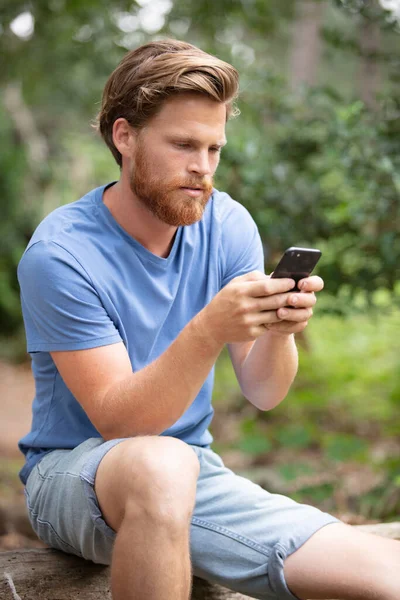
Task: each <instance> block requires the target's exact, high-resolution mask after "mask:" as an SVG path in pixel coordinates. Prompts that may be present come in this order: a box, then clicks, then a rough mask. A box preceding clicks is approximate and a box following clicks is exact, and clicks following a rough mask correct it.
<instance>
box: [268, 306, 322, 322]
mask: <svg viewBox="0 0 400 600" xmlns="http://www.w3.org/2000/svg"><path fill="white" fill-rule="evenodd" d="M276 313H277V315H278V317H279V318H280V319H282V320H285V321H294V322H296V323H300V322H301V321H308V320H309V319H311V317H312V315H313V309H312V308H279V309H278V310H277V311H276Z"/></svg>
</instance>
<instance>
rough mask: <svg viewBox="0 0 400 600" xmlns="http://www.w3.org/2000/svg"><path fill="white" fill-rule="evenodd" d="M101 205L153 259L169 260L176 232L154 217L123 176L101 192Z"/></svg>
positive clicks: (170, 226) (174, 228)
mask: <svg viewBox="0 0 400 600" xmlns="http://www.w3.org/2000/svg"><path fill="white" fill-rule="evenodd" d="M103 202H104V204H105V205H106V206H107V208H108V210H109V211H110V212H111V214H112V216H113V217H114V219H115V220H116V221H117V223H118V224H119V225H120V226H121V227H122V228H123V229H124V230H125V231H126V232H127V233H128V234H129V235H130V236H131V237H133V238H134V239H135V240H136V241H138V242H139V243H140V244H142V246H144V247H145V248H146V249H147V250H149V251H150V252H152V253H153V254H155V255H156V256H160V257H162V258H167V257H168V255H169V253H170V251H171V248H172V245H173V243H174V238H175V234H176V231H177V229H178V228H177V227H174V226H172V225H168V224H167V223H163V222H162V221H160V219H158V218H157V217H155V216H154V215H153V214H152V213H151V212H150V211H149V210H148V209H147V208H146V206H145V205H144V204H143V203H142V202H141V201H140V200H139V199H138V198H137V197H136V196H135V195H134V194H133V192H132V190H131V188H130V185H129V181H126V178H124V177H123V174H122V173H121V177H120V180H119V181H118V182H117V183H116V184H115V185H112V186H111V187H109V188H107V189H106V191H105V192H104V194H103Z"/></svg>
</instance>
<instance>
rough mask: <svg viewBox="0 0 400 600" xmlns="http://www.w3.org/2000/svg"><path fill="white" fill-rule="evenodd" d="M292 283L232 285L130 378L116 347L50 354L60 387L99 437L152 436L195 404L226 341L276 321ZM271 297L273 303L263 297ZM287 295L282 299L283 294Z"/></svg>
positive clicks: (255, 280) (240, 281)
mask: <svg viewBox="0 0 400 600" xmlns="http://www.w3.org/2000/svg"><path fill="white" fill-rule="evenodd" d="M293 285H294V282H293V281H291V280H288V279H275V280H269V279H268V278H267V277H266V276H265V275H263V274H261V273H257V272H256V273H249V274H246V275H244V276H241V277H237V278H235V279H234V280H232V281H231V282H230V283H229V284H228V285H227V286H225V288H223V289H222V290H221V291H220V292H219V293H218V294H217V295H216V296H215V297H214V298H213V299H212V300H211V302H210V303H209V304H208V305H207V306H206V307H205V308H204V309H203V310H202V311H200V312H199V313H198V314H197V315H196V316H195V317H194V318H193V319H192V320H191V321H190V322H189V323H188V324H187V325H186V327H184V329H183V330H182V331H181V333H180V334H179V336H178V337H177V338H176V339H175V340H174V341H173V342H172V344H171V345H170V346H169V347H168V348H167V350H166V351H165V352H164V353H163V354H162V355H161V356H159V358H158V359H156V360H155V361H154V362H152V363H151V364H149V365H147V366H146V367H144V368H143V369H141V370H140V371H138V372H136V373H132V370H131V364H130V360H129V357H128V355H127V352H126V350H125V347H124V345H123V344H122V343H119V344H115V345H108V346H103V347H102V348H93V349H90V350H79V351H60V352H55V351H52V352H51V355H52V357H53V360H54V362H55V363H56V366H57V368H58V370H59V372H60V374H61V376H62V378H63V380H64V382H65V384H66V385H67V387H68V388H69V389H70V391H71V393H72V394H73V395H74V396H75V398H76V399H77V400H78V401H79V402H80V403H81V405H82V406H83V408H84V410H85V411H86V413H87V415H88V417H89V419H90V420H91V421H92V423H93V424H94V426H95V427H96V428H97V429H98V431H99V432H100V433H101V435H102V436H103V437H104V438H105V439H111V438H115V437H127V436H132V435H146V434H147V435H150V434H152V435H156V434H159V433H161V432H162V431H164V430H165V429H168V427H170V426H171V425H173V424H174V423H175V422H176V421H177V420H178V419H179V417H180V416H181V415H182V414H183V412H184V411H185V410H186V409H187V408H188V407H189V406H190V404H191V403H192V402H193V400H194V399H195V398H196V396H197V394H198V393H199V391H200V388H201V386H202V385H203V383H204V381H205V379H206V377H207V375H208V373H209V372H210V369H211V368H212V366H213V365H214V363H215V361H216V359H217V357H218V355H219V353H220V352H221V350H222V348H223V347H224V345H225V343H228V342H229V343H236V342H249V341H252V340H254V339H255V338H257V337H260V336H261V335H265V327H264V325H265V324H268V326H271V325H272V324H273V323H276V322H277V321H279V319H278V317H277V316H276V311H273V310H267V309H268V307H269V306H270V305H271V304H272V305H274V306H275V305H276V302H277V299H278V301H279V303H280V304H279V305H280V306H283V305H284V302H285V301H286V297H287V290H288V289H290V287H293ZM271 291H272V292H275V294H274V296H275V297H274V298H272V297H271V296H267V297H265V293H267V294H268V293H271ZM285 292H286V293H285Z"/></svg>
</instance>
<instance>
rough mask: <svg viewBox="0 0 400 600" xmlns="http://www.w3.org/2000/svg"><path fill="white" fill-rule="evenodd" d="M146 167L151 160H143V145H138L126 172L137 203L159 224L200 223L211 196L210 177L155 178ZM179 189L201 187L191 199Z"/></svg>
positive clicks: (176, 225) (211, 181)
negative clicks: (197, 193) (161, 222)
mask: <svg viewBox="0 0 400 600" xmlns="http://www.w3.org/2000/svg"><path fill="white" fill-rule="evenodd" d="M150 165H151V160H150V159H149V158H147V157H146V153H145V151H144V148H143V144H140V145H138V147H137V152H136V158H135V159H134V164H133V168H132V171H131V173H130V187H131V190H132V192H133V193H134V194H135V196H136V197H137V198H138V199H139V200H140V202H142V203H143V204H144V205H145V206H146V208H147V209H148V210H149V211H150V212H151V213H152V214H153V215H155V216H156V217H157V218H158V219H160V221H163V222H164V223H167V224H168V225H173V226H174V227H179V226H181V225H193V223H196V222H197V221H200V219H201V218H202V216H203V214H204V211H205V208H206V205H207V203H208V201H209V199H210V196H211V193H212V188H213V180H212V178H211V179H210V178H207V179H204V178H194V177H187V178H183V177H174V178H171V179H169V180H165V178H164V179H159V178H157V176H156V175H154V174H152V169H151V167H150ZM182 187H187V188H193V187H201V188H202V190H201V195H200V196H199V197H197V198H193V197H191V196H189V195H188V194H187V193H186V192H185V190H183V189H180V188H182Z"/></svg>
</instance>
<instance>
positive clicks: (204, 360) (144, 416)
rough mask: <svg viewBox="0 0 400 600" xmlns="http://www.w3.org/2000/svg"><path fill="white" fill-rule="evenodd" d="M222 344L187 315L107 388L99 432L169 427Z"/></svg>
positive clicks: (139, 432)
mask: <svg viewBox="0 0 400 600" xmlns="http://www.w3.org/2000/svg"><path fill="white" fill-rule="evenodd" d="M222 348H223V343H219V342H217V341H216V340H214V339H213V338H212V337H211V336H209V335H208V334H207V331H206V330H205V329H204V327H203V326H200V324H199V320H198V318H197V317H195V318H194V319H192V320H191V321H190V322H189V323H188V324H187V325H186V327H185V328H184V329H183V330H182V331H181V333H180V334H179V336H178V337H177V338H176V339H175V341H174V342H173V343H172V344H171V345H170V346H169V347H168V348H167V350H166V351H165V352H164V353H163V354H162V355H161V356H159V357H158V358H157V359H156V360H155V361H153V362H152V363H151V364H149V365H147V366H146V367H144V368H143V369H141V370H140V371H137V372H135V373H132V374H131V375H130V376H129V377H127V378H126V379H123V380H122V381H120V382H119V383H118V384H116V385H115V386H114V387H113V388H112V389H111V390H109V392H108V394H107V395H106V397H105V398H104V401H103V405H102V413H103V414H104V421H105V423H106V425H104V427H103V428H102V431H101V433H102V435H103V437H105V438H106V439H112V438H115V437H130V436H133V435H158V434H160V433H161V432H163V431H165V430H166V429H168V428H169V427H171V426H172V425H173V424H174V423H175V422H176V421H177V420H178V419H179V418H180V417H181V416H182V414H183V413H184V412H185V410H186V409H187V408H188V407H189V406H190V405H191V404H192V402H193V401H194V399H195V398H196V396H197V394H198V393H199V391H200V389H201V387H202V385H203V384H204V381H205V380H206V378H207V376H208V374H209V372H210V370H211V369H212V367H213V365H214V363H215V361H216V359H217V358H218V355H219V354H220V352H221V350H222Z"/></svg>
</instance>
